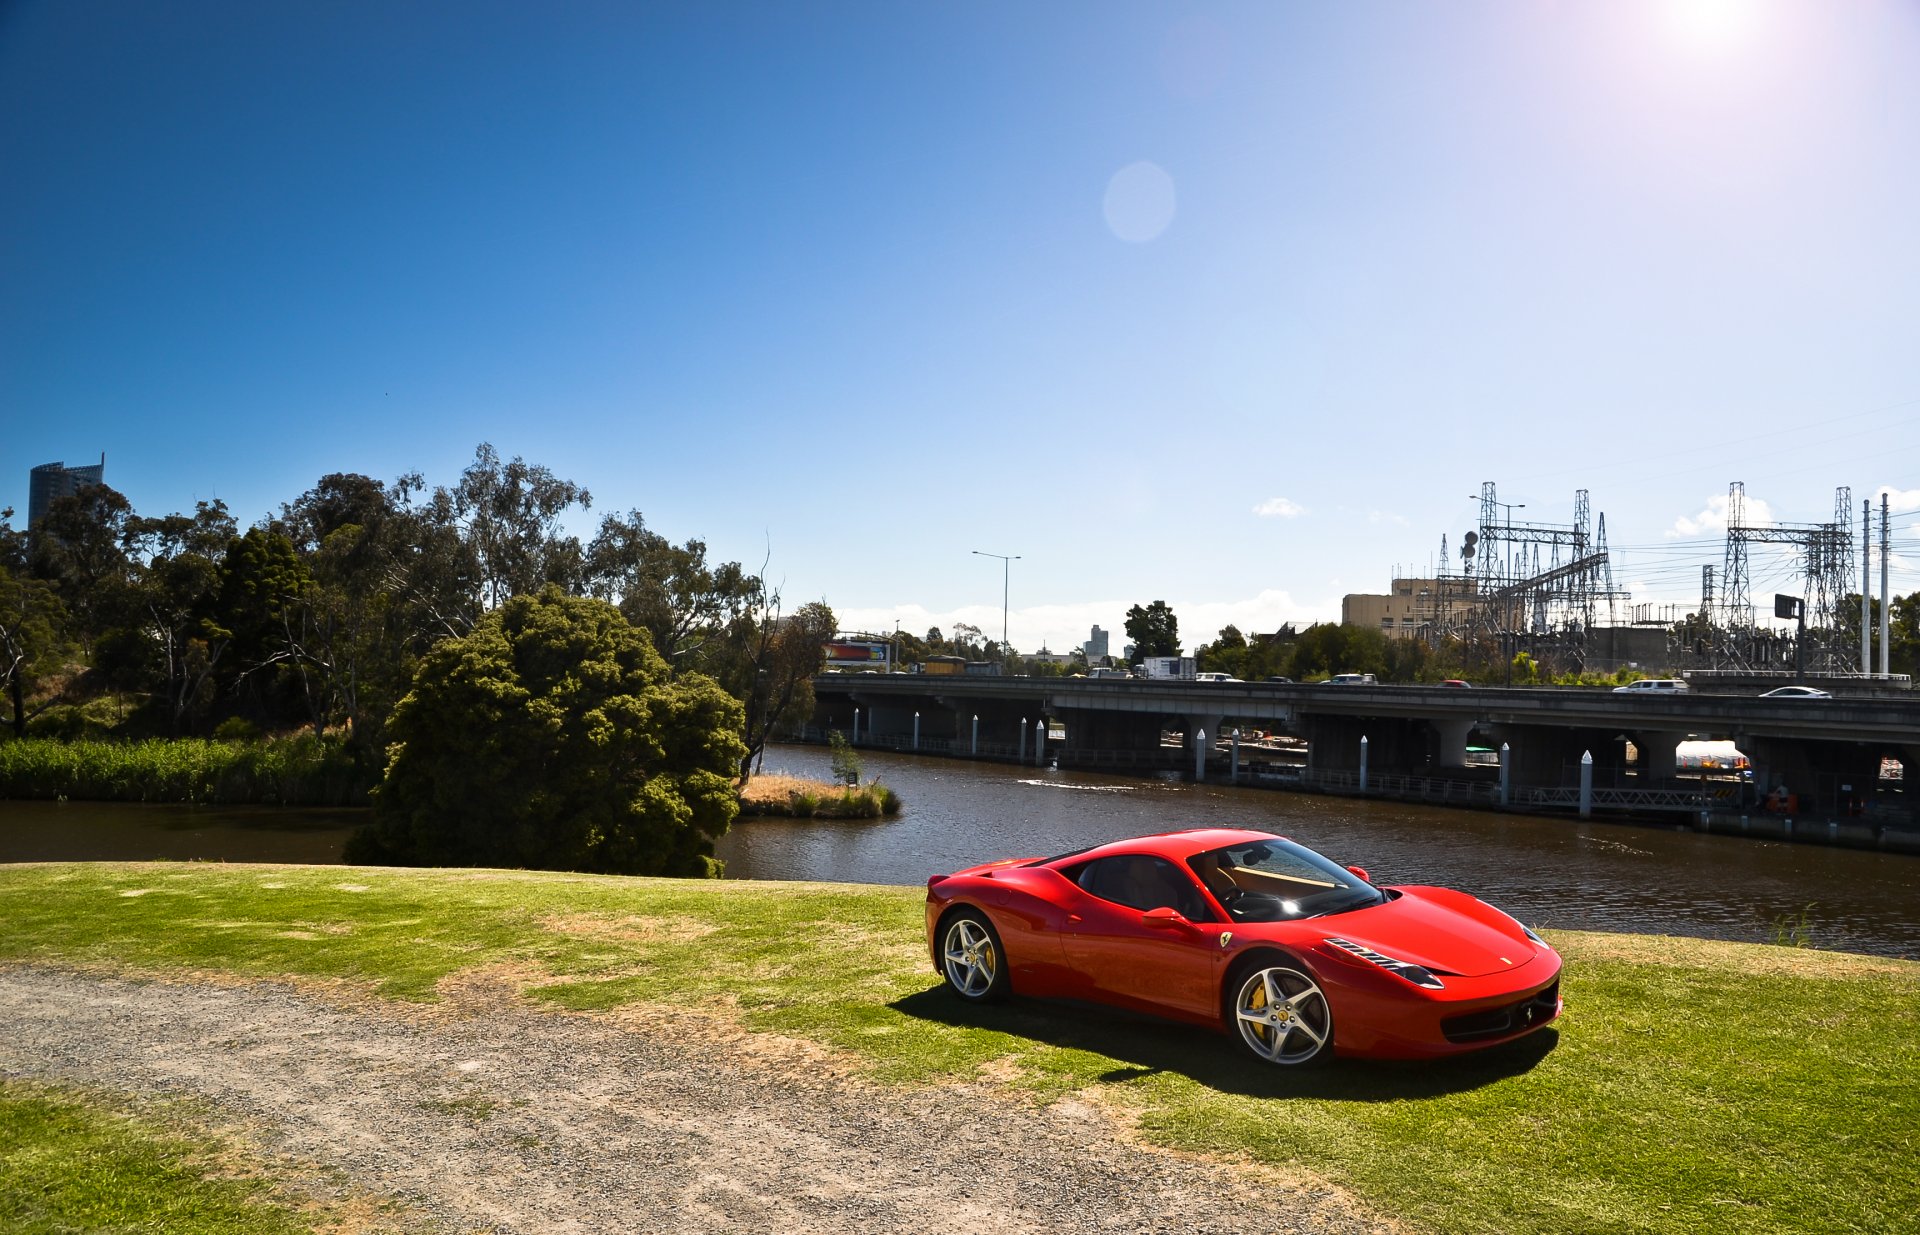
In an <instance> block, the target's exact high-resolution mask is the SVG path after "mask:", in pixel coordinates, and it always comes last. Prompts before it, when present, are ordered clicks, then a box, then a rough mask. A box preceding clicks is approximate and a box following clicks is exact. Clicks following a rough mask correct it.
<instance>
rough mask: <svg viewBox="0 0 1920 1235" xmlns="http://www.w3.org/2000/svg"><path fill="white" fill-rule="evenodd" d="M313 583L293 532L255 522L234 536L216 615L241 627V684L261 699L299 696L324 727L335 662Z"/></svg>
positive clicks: (236, 650)
mask: <svg viewBox="0 0 1920 1235" xmlns="http://www.w3.org/2000/svg"><path fill="white" fill-rule="evenodd" d="M313 587H314V584H313V576H312V574H311V572H310V571H309V570H308V569H307V563H306V562H305V561H304V560H302V559H301V557H300V555H299V553H298V552H297V551H296V550H295V549H294V547H293V540H292V538H291V537H289V536H288V535H287V534H286V533H285V532H284V531H281V530H279V529H278V528H272V527H254V528H249V529H248V530H247V533H246V534H245V535H244V536H239V537H235V538H234V539H233V540H230V541H228V542H227V552H226V556H225V557H224V558H223V559H222V560H221V563H220V585H219V594H218V596H217V597H216V598H215V601H214V609H215V615H214V620H215V621H216V622H217V623H218V624H219V625H221V626H223V627H225V628H226V629H227V630H229V631H231V632H232V633H233V639H232V644H231V659H232V661H233V662H234V665H235V681H234V687H235V690H236V692H241V691H250V692H251V693H252V695H253V697H254V698H255V699H256V700H262V699H263V696H268V695H272V694H276V693H284V694H286V695H290V696H292V697H294V698H297V699H298V701H299V709H300V712H301V713H302V714H303V716H304V719H306V720H307V721H308V723H310V724H311V725H312V726H313V730H314V732H315V733H316V734H317V733H319V732H320V731H321V730H322V728H323V727H324V726H325V723H326V715H325V713H326V711H327V710H328V709H327V702H328V699H327V694H328V691H327V686H328V680H329V675H328V672H327V671H328V670H329V669H330V668H331V665H330V664H329V662H328V659H327V652H328V649H327V648H326V647H325V646H324V642H323V635H322V631H321V629H320V626H321V621H320V614H319V612H318V609H317V606H316V605H315V603H314V601H315V597H314V595H313ZM266 706H272V703H271V701H266Z"/></svg>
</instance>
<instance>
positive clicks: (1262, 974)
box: [1224, 955, 1333, 1068]
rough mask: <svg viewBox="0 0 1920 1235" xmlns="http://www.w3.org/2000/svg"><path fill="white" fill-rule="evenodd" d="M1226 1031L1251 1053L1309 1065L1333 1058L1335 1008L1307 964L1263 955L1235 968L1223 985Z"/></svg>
mask: <svg viewBox="0 0 1920 1235" xmlns="http://www.w3.org/2000/svg"><path fill="white" fill-rule="evenodd" d="M1224 1002H1225V1005H1226V1009H1225V1011H1226V1022H1227V1033H1228V1034H1229V1035H1231V1036H1232V1038H1233V1040H1234V1041H1236V1042H1238V1043H1239V1044H1240V1047H1241V1049H1243V1050H1245V1051H1246V1052H1247V1053H1248V1054H1249V1055H1251V1056H1252V1057H1253V1058H1255V1059H1258V1060H1259V1061H1260V1062H1262V1063H1270V1064H1275V1065H1277V1066H1279V1067H1283V1068H1307V1067H1314V1066H1317V1065H1319V1064H1323V1063H1325V1062H1327V1061H1328V1060H1329V1059H1332V1058H1333V1008H1332V1006H1331V1005H1330V1004H1328V1002H1327V995H1326V992H1325V991H1324V990H1322V989H1321V988H1320V984H1319V983H1318V982H1317V981H1315V980H1314V977H1313V975H1312V974H1310V973H1308V972H1307V970H1306V967H1305V966H1303V965H1301V964H1299V963H1298V962H1296V961H1295V960H1293V959H1292V958H1291V957H1285V956H1277V955H1266V956H1262V957H1260V958H1258V959H1257V960H1254V961H1252V962H1250V963H1248V964H1245V965H1242V966H1240V967H1239V968H1238V969H1236V970H1235V972H1234V974H1233V977H1232V980H1231V981H1230V982H1229V983H1228V984H1227V990H1226V999H1225V1001H1224Z"/></svg>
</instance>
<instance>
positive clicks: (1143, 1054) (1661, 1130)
mask: <svg viewBox="0 0 1920 1235" xmlns="http://www.w3.org/2000/svg"><path fill="white" fill-rule="evenodd" d="M920 906H921V898H920V896H919V894H917V893H916V892H915V891H914V890H912V889H901V888H881V887H863V886H840V885H823V884H778V883H764V884H762V883H735V884H710V883H692V882H675V881H666V880H645V879H614V878H600V877H591V876H569V875H555V874H537V873H520V872H461V871H420V872H395V871H387V870H370V869H356V868H327V869H321V868H274V867H206V866H173V865H49V866H21V867H11V868H0V920H4V921H5V922H6V924H7V927H8V929H7V930H6V931H5V932H4V934H0V961H9V960H10V961H42V962H50V963H68V964H84V965H105V966H109V967H115V968H126V969H134V970H143V971H160V972H164V971H167V970H190V971H191V970H218V971H226V972H231V973H236V974H241V975H248V976H256V977H294V978H299V977H312V978H324V979H345V980H347V981H349V982H352V983H363V984H365V987H366V989H367V990H368V991H369V992H370V993H373V994H376V995H379V996H383V997H387V998H392V999H398V1000H431V999H433V998H435V989H436V984H437V983H438V982H439V981H440V980H441V979H443V978H446V977H448V976H449V975H451V974H455V973H457V972H460V971H462V970H470V969H473V968H476V967H482V966H496V965H497V966H502V969H501V970H500V972H512V973H515V974H523V975H524V974H534V975H544V976H536V977H534V978H531V979H528V985H527V986H526V987H525V989H524V992H523V993H524V996H525V997H526V998H528V999H530V1000H533V1001H536V1002H538V1003H545V1004H548V1005H551V1006H553V1007H555V1008H556V1009H574V1010H581V1011H591V1010H596V1009H606V1008H613V1007H616V1006H619V1005H622V1004H628V1003H655V1004H663V1005H674V1006H680V1007H688V1008H693V1009H696V1010H701V1011H703V1012H704V1013H705V1014H707V1015H712V1016H715V1017H723V1018H738V1019H739V1020H740V1021H742V1022H743V1023H744V1024H745V1025H746V1026H747V1027H749V1028H752V1029H756V1030H765V1031H772V1032H779V1033H785V1034H792V1035H798V1036H801V1037H805V1038H810V1039H812V1040H815V1041H817V1042H820V1043H823V1044H825V1045H827V1046H830V1047H832V1048H835V1049H837V1050H839V1051H842V1052H844V1053H845V1054H846V1056H847V1057H848V1058H849V1059H850V1060H851V1061H852V1062H853V1064H854V1066H856V1067H859V1068H861V1069H862V1070H864V1071H865V1072H866V1073H867V1074H868V1075H870V1076H871V1077H873V1078H874V1079H876V1080H879V1081H881V1082H884V1083H891V1084H897V1085H902V1086H928V1085H931V1086H938V1085H941V1084H942V1083H944V1082H947V1081H949V1080H951V1079H954V1078H963V1079H966V1080H968V1081H969V1082H972V1083H975V1084H987V1085H992V1086H996V1087H999V1088H1001V1089H1002V1090H1004V1091H1006V1092H1009V1093H1013V1094H1026V1095H1029V1096H1031V1097H1032V1098H1033V1099H1035V1100H1039V1101H1047V1100H1051V1099H1053V1098H1056V1097H1059V1096H1061V1095H1064V1094H1068V1093H1074V1092H1079V1091H1089V1092H1092V1093H1094V1094H1097V1095H1098V1096H1099V1098H1100V1100H1101V1101H1103V1102H1105V1103H1108V1104H1110V1105H1112V1106H1115V1107H1117V1108H1119V1109H1121V1110H1123V1111H1127V1112H1130V1113H1132V1114H1134V1115H1135V1116H1137V1120H1138V1126H1139V1128H1140V1130H1141V1132H1142V1133H1143V1135H1145V1136H1146V1137H1147V1138H1148V1139H1150V1140H1152V1141H1154V1142H1157V1143H1160V1144H1164V1145H1169V1146H1175V1147H1179V1148H1182V1149H1187V1150H1193V1151H1198V1152H1202V1153H1209V1154H1219V1155H1224V1156H1227V1157H1236V1158H1245V1159H1249V1160H1252V1161H1257V1162H1268V1163H1274V1164H1279V1165H1281V1166H1283V1167H1286V1168H1290V1169H1296V1170H1305V1171H1308V1172H1311V1173H1313V1174H1316V1175H1318V1176H1321V1177H1324V1178H1326V1179H1328V1180H1331V1181H1332V1182H1334V1183H1336V1184H1339V1185H1341V1186H1343V1187H1345V1188H1348V1189H1350V1190H1351V1191H1352V1192H1353V1193H1354V1194H1355V1195H1357V1196H1359V1197H1360V1198H1362V1199H1363V1200H1364V1201H1366V1202H1367V1203H1369V1204H1371V1205H1373V1206H1375V1207H1376V1208H1378V1209H1379V1210H1380V1211H1382V1212H1384V1213H1387V1214H1391V1215H1394V1216H1397V1217H1399V1218H1401V1219H1404V1220H1406V1221H1408V1222H1409V1223H1411V1224H1412V1225H1413V1226H1414V1228H1416V1229H1426V1230H1433V1231H1448V1232H1453V1231H1486V1232H1512V1233H1521V1232H1561V1231H1610V1232H1691V1231H1700V1230H1713V1231H1716V1232H1762V1231H1779V1230H1804V1231H1894V1230H1904V1229H1909V1228H1908V1227H1907V1223H1908V1222H1909V1220H1910V1219H1911V1217H1912V1215H1913V1214H1914V1213H1915V1212H1916V1211H1920V1172H1915V1171H1914V1170H1912V1169H1911V1164H1912V1163H1913V1161H1914V1160H1915V1155H1916V1152H1920V964H1916V963H1914V962H1910V961H1891V960H1877V959H1872V958H1865V957H1856V956H1847V955H1841V954H1832V953H1822V952H1817V951H1811V950H1806V949H1794V948H1781V947H1771V946H1766V945H1736V944H1724V943H1711V942H1702V941H1695V940H1674V939H1655V938H1642V937H1637V936H1625V935H1599V934H1583V933H1574V932H1553V933H1552V935H1551V937H1552V938H1553V940H1554V942H1555V943H1556V944H1557V945H1558V946H1559V947H1560V948H1561V949H1562V950H1563V952H1564V953H1565V955H1566V957H1567V959H1568V969H1567V977H1566V981H1565V993H1566V999H1567V1006H1568V1011H1567V1014H1566V1016H1565V1017H1564V1018H1563V1019H1562V1021H1561V1023H1560V1027H1559V1029H1558V1030H1557V1031H1548V1032H1547V1033H1543V1034H1536V1035H1534V1036H1533V1037H1532V1038H1530V1039H1528V1040H1527V1041H1526V1042H1524V1043H1522V1044H1519V1045H1518V1046H1516V1047H1511V1048H1506V1049H1503V1050H1501V1051H1496V1052H1489V1053H1485V1054H1482V1055H1479V1056H1475V1057H1471V1058H1468V1059H1465V1060H1457V1061H1453V1062H1450V1063H1446V1064H1441V1065H1430V1066H1421V1067H1403V1066H1391V1065H1379V1064H1360V1063H1348V1062H1344V1061H1342V1062H1339V1063H1336V1064H1335V1065H1334V1066H1332V1067H1330V1068H1327V1069H1325V1070H1322V1071H1319V1072H1313V1073H1306V1074H1296V1073H1289V1072H1282V1071H1280V1070H1278V1069H1273V1068H1269V1067H1263V1066H1260V1065H1256V1064H1253V1063H1251V1062H1243V1061H1241V1060H1240V1059H1239V1058H1237V1057H1236V1056H1235V1055H1234V1053H1233V1052H1232V1051H1231V1050H1230V1049H1229V1044H1228V1043H1227V1041H1226V1040H1225V1039H1224V1038H1220V1037H1216V1036H1213V1035H1210V1034H1207V1033H1206V1032H1204V1031H1200V1030H1192V1029H1186V1028H1181V1027H1177V1026H1163V1025H1160V1024H1158V1023H1153V1022H1144V1021H1141V1020H1137V1019H1133V1018H1126V1017H1121V1016H1117V1015H1106V1014H1101V1013H1088V1012H1085V1011H1083V1010H1078V1009H1075V1010H1067V1009H1062V1008H1059V1007H1055V1006H1051V1005H1045V1004H1035V1003H1028V1002H1021V1001H1016V1002H1014V1003H1012V1004H1010V1005H1007V1006H1005V1007H1000V1008H989V1009H974V1008H963V1007H961V1006H958V1005H957V1004H956V1002H955V1001H954V1000H952V999H951V998H950V997H949V996H947V995H946V993H945V992H944V991H941V990H938V989H935V983H936V979H935V977H934V975H933V973H932V971H931V968H930V965H929V962H928V961H927V958H926V956H925V952H924V945H923V943H922V938H921V932H922V924H921V907H920ZM910 1100H915V1101H922V1100H924V1098H921V1097H915V1098H912V1099H910ZM261 1229H270V1228H261Z"/></svg>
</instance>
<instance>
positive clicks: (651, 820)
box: [347, 587, 746, 875]
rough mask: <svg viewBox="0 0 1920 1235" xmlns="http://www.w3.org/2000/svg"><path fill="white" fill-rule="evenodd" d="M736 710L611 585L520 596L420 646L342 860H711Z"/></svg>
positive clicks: (685, 868) (608, 864) (678, 871)
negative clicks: (588, 594)
mask: <svg viewBox="0 0 1920 1235" xmlns="http://www.w3.org/2000/svg"><path fill="white" fill-rule="evenodd" d="M742 723H743V716H742V711H741V706H740V704H739V702H738V701H737V700H735V699H733V698H732V697H731V696H729V695H728V694H727V693H726V692H725V691H723V690H721V689H720V687H719V685H718V684H716V683H715V682H714V681H713V680H712V679H711V678H708V677H706V676H705V675H703V674H698V673H683V674H680V675H679V676H677V677H676V676H674V675H672V674H670V673H669V672H668V669H667V664H666V662H665V661H664V660H662V659H661V658H660V655H659V653H657V652H655V651H654V650H653V643H652V641H651V640H650V639H648V637H647V636H646V634H645V633H643V632H642V631H640V630H638V629H636V628H635V627H633V626H632V625H631V624H629V623H628V621H627V619H626V618H624V617H622V616H621V614H620V611H619V610H618V609H615V608H614V607H613V606H612V605H610V604H607V603H606V602H605V601H599V600H587V599H584V598H581V597H575V596H568V595H566V594H565V593H564V592H562V591H560V589H558V588H556V587H548V588H547V589H546V590H545V591H543V592H541V593H540V594H539V595H538V596H517V597H515V598H513V599H512V600H509V601H508V602H507V603H506V604H504V605H502V606H501V607H500V608H499V609H496V610H495V611H494V612H492V613H490V614H488V615H487V616H486V617H484V618H482V619H481V621H480V623H479V624H478V625H477V626H475V627H474V628H473V630H472V632H471V633H469V634H467V635H465V636H464V637H462V638H458V639H448V640H445V641H443V642H441V643H440V644H438V645H436V646H435V647H434V648H433V650H432V651H430V652H428V653H427V655H426V656H425V658H424V659H422V661H421V662H420V667H419V669H418V671H417V672H416V673H415V674H414V679H413V687H412V690H411V691H410V692H409V693H408V694H407V696H406V697H405V698H404V699H402V700H401V701H400V703H399V705H398V706H397V707H396V708H395V709H394V712H393V718H392V720H391V721H389V722H388V726H387V734H388V736H389V737H390V738H391V739H392V741H393V745H392V747H391V752H392V753H391V756H390V758H389V760H388V763H387V769H386V775H385V777H384V779H383V780H382V781H381V783H380V787H379V789H378V790H377V791H376V793H375V795H374V812H375V813H374V823H373V825H372V826H371V827H370V828H368V829H365V830H363V831H361V832H360V833H359V834H358V835H356V836H355V837H354V839H353V841H352V842H351V843H350V845H349V847H348V851H347V857H348V860H349V861H354V862H365V861H372V862H393V863H399V864H403V865H409V866H509V867H533V868H538V869H546V870H580V871H598V872H603V873H607V874H622V875H706V874H711V873H712V872H713V870H714V865H713V863H712V862H711V861H709V860H708V859H710V858H711V857H712V854H713V842H714V840H715V838H717V837H719V836H720V835H721V834H722V833H724V832H725V831H726V830H727V827H728V825H729V824H731V823H732V822H733V818H734V815H735V814H736V813H737V812H738V810H739V796H738V791H737V790H736V788H735V785H734V780H735V777H737V776H738V775H739V770H740V765H741V761H742V760H743V759H744V758H745V756H746V745H745V744H744V743H743V742H742V741H741V739H740V730H741V726H742Z"/></svg>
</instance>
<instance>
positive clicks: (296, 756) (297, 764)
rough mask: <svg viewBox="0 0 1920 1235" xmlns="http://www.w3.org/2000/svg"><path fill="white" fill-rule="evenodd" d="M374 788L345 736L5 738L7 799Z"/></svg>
mask: <svg viewBox="0 0 1920 1235" xmlns="http://www.w3.org/2000/svg"><path fill="white" fill-rule="evenodd" d="M371 786H372V781H371V780H370V779H369V777H368V775H367V774H366V773H365V772H363V771H362V770H360V769H359V768H357V767H356V766H355V765H354V761H353V757H352V756H351V755H350V754H349V753H348V751H347V750H346V747H345V743H344V742H343V741H341V740H338V739H335V738H332V737H329V738H328V739H326V740H322V739H319V738H316V737H314V736H313V735H312V734H311V733H299V734H293V735H289V736H286V737H276V738H255V739H249V740H245V741H211V740H207V739H204V738H148V739H146V740H144V741H138V742H111V741H91V740H84V741H73V742H66V741H59V740H57V739H53V738H26V739H23V740H19V741H11V740H10V741H3V742H0V798H27V799H42V800H45V799H52V798H66V799H69V800H71V801H90V802H179V803H192V804H200V805H239V804H259V805H268V806H365V805H366V804H367V790H368V789H369V788H371Z"/></svg>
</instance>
